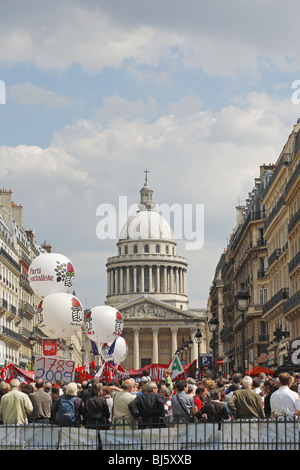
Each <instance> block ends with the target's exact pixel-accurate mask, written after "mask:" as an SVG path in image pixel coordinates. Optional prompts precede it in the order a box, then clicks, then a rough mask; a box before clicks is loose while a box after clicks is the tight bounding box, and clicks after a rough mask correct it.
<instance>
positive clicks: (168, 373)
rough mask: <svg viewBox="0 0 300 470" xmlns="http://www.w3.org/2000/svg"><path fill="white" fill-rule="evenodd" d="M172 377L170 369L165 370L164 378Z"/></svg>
mask: <svg viewBox="0 0 300 470" xmlns="http://www.w3.org/2000/svg"><path fill="white" fill-rule="evenodd" d="M170 375H171V372H170V371H169V370H168V369H165V370H164V377H169V376H170Z"/></svg>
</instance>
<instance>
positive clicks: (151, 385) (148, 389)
mask: <svg viewBox="0 0 300 470" xmlns="http://www.w3.org/2000/svg"><path fill="white" fill-rule="evenodd" d="M154 387H156V383H155V382H152V381H148V382H146V386H145V390H146V392H152V390H153V389H154Z"/></svg>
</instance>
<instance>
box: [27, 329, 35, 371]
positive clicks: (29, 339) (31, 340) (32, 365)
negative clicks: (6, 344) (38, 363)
mask: <svg viewBox="0 0 300 470" xmlns="http://www.w3.org/2000/svg"><path fill="white" fill-rule="evenodd" d="M36 341H37V338H36V334H35V332H34V331H32V332H31V335H30V336H29V338H28V342H29V345H30V349H31V370H34V355H33V351H34V347H35V345H36Z"/></svg>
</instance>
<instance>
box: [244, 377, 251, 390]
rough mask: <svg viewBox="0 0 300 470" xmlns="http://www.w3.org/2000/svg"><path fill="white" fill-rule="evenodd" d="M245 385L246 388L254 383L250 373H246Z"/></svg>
mask: <svg viewBox="0 0 300 470" xmlns="http://www.w3.org/2000/svg"><path fill="white" fill-rule="evenodd" d="M243 385H244V387H245V388H250V387H251V385H252V378H251V377H250V375H245V377H244V378H243Z"/></svg>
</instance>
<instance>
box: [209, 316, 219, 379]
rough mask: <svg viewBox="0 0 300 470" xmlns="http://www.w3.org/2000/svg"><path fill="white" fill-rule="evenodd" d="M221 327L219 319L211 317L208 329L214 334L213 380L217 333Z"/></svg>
mask: <svg viewBox="0 0 300 470" xmlns="http://www.w3.org/2000/svg"><path fill="white" fill-rule="evenodd" d="M218 326H219V320H218V318H217V317H211V319H210V320H209V322H208V327H209V329H210V331H211V333H212V334H213V379H214V378H215V370H216V333H217V329H218Z"/></svg>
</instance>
